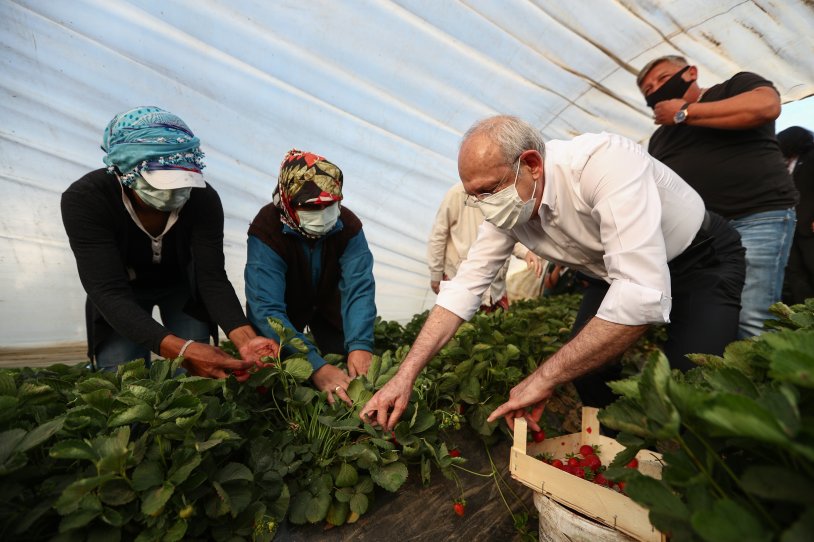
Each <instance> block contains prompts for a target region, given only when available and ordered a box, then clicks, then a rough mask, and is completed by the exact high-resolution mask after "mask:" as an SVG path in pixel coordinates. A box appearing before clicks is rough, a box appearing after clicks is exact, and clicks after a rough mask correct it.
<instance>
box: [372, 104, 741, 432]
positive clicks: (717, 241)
mask: <svg viewBox="0 0 814 542" xmlns="http://www.w3.org/2000/svg"><path fill="white" fill-rule="evenodd" d="M458 172H459V175H460V177H461V182H462V183H463V186H464V189H465V190H466V192H467V194H469V196H470V197H469V201H470V202H471V204H473V205H476V206H478V207H480V209H481V211H482V212H483V214H484V217H485V220H486V221H485V222H484V223H483V225H481V227H480V231H479V233H478V239H477V241H476V242H475V244H474V246H473V247H472V249H471V250H470V252H469V256H468V258H467V260H466V261H465V262H464V263H463V264H462V265H461V267H460V269H459V270H458V275H457V276H456V277H455V279H454V280H452V281H450V282H448V283H445V284H444V287H443V288H442V289H441V292H440V294H439V296H438V300H437V302H436V305H437V306H436V307H434V308H433V310H432V312H431V313H430V315H429V317H428V319H427V322H426V323H425V325H424V327H423V328H422V330H421V332H420V334H419V336H418V338H417V339H416V341H415V342H414V343H413V346H412V348H411V349H410V352H409V353H408V355H407V357H406V358H405V359H404V361H403V362H402V364H401V367H400V369H399V371H398V373H397V374H396V375H395V376H394V377H393V378H392V379H391V380H390V381H389V382H388V383H387V384H386V385H385V386H384V387H383V388H382V389H381V390H379V391H378V392H377V393H376V395H374V396H373V398H372V399H371V400H370V401H369V402H368V403H367V405H365V408H364V409H363V410H362V412H361V416H362V417H363V419H367V420H370V421H372V422H373V423H377V424H379V425H381V426H383V427H387V428H392V427H394V426H395V424H396V422H397V421H398V419H399V417H400V416H401V414H402V413H403V412H404V409H405V407H406V406H407V403H408V401H409V398H410V393H411V391H412V388H413V384H414V382H415V379H416V377H417V376H418V374H419V372H420V371H421V369H423V367H424V366H425V365H426V364H427V362H428V361H429V360H430V359H431V358H432V357H433V356H434V355H435V354H436V353H437V352H438V350H439V349H440V348H441V347H442V346H443V345H444V344H446V342H447V341H449V339H451V338H452V336H453V335H454V334H455V331H456V330H457V329H458V327H459V326H460V325H461V324H462V323H463V322H464V320H467V319H469V318H471V317H472V315H473V314H474V312H475V311H476V310H477V307H478V305H479V303H480V296H481V295H482V293H483V291H484V290H485V289H486V288H487V287H488V286H489V284H490V283H491V280H492V277H493V276H494V275H495V273H496V272H497V270H498V269H499V268H500V266H501V265H502V262H503V261H504V260H505V258H506V257H507V256H508V254H509V253H510V252H511V250H512V247H513V246H514V243H516V242H521V243H523V245H525V246H527V247H528V248H529V249H531V250H532V251H534V252H535V253H536V254H538V255H540V256H542V257H543V258H545V259H548V260H552V261H554V262H556V263H559V264H562V265H567V266H569V267H572V268H574V269H577V270H579V271H582V272H583V273H585V274H587V275H590V276H592V277H595V280H593V281H592V283H591V285H589V287H588V288H587V291H586V293H585V295H584V298H583V304H582V306H581V307H580V311H579V314H578V317H577V322H576V324H575V326H574V330H575V335H574V336H573V338H572V340H571V341H569V342H568V343H567V344H566V345H565V346H563V347H562V348H561V349H560V350H559V351H557V352H556V353H555V354H554V355H552V356H551V357H550V358H549V359H548V360H546V361H545V363H543V364H541V365H540V367H539V368H538V369H537V370H536V371H535V372H534V373H532V374H531V375H530V376H528V377H527V378H526V379H525V380H523V381H522V382H520V384H518V385H517V386H515V387H514V388H513V389H512V390H511V393H510V395H509V400H508V401H507V402H506V403H504V404H503V405H500V406H499V407H498V408H496V409H495V410H494V411H493V412H492V414H491V416H490V418H489V419H490V421H493V420H495V419H497V418H498V417H499V416H505V417H506V420H507V422H508V423H509V425H511V426H513V424H514V421H513V420H514V418H516V417H521V416H523V417H526V418H527V419H528V420H529V422H530V425H531V426H532V427H534V428H536V425H537V424H536V421H537V420H538V419H539V417H540V414H541V413H542V410H543V406H544V404H545V401H546V400H547V399H548V398H549V397H550V396H551V394H552V393H553V391H554V389H555V388H556V386H558V385H561V384H564V383H566V382H570V381H574V384H575V385H576V386H577V390H578V391H579V392H580V396H581V398H582V400H583V402H584V403H585V404H587V405H591V406H604V405H606V404H608V403H609V402H610V400H612V398H613V397H612V396H611V395H610V393H609V392H607V386H605V381H606V379H608V378H612V376H611V375H610V374H608V372H610V373H611V374H612V373H613V372H615V371H613V369H616V368H618V366H619V364H618V363H613V364H611V363H609V362H612V361H616V360H618V358H619V357H620V356H621V354H622V353H623V352H624V351H625V350H626V349H627V348H628V347H630V346H631V345H633V344H634V343H635V342H636V340H637V339H639V337H641V335H642V334H643V333H644V332H645V331H646V330H647V328H648V326H649V325H650V324H663V323H669V324H670V325H669V326H668V337H669V338H668V341H667V343H666V345H665V353H666V354H667V357H668V358H669V359H670V362H671V364H672V365H673V366H674V367H679V368H681V369H688V368H689V367H691V363H690V362H689V361H688V360H687V359H686V358H684V354H687V353H691V352H704V353H710V354H721V353H722V352H723V349H724V347H725V346H726V345H727V344H728V343H729V342H731V341H733V340H735V338H736V335H737V329H738V315H739V312H740V292H741V289H742V288H743V281H744V273H745V271H744V269H745V264H744V250H743V247H742V246H741V245H740V239H739V236H738V234H737V232H735V231H734V230H733V229H732V227H731V226H730V225H729V224H728V223H727V221H726V220H724V219H722V218H721V217H719V216H717V215H714V214H711V213H706V212H705V210H704V204H703V202H702V201H701V198H700V196H698V194H697V193H696V192H695V191H694V190H693V189H692V188H690V187H689V185H687V184H686V183H685V182H684V181H683V180H682V179H681V178H680V177H679V176H678V175H676V174H675V173H674V172H673V171H671V170H670V169H669V168H667V167H666V166H664V164H662V163H660V162H659V161H657V160H655V159H654V158H652V157H651V156H650V155H648V154H647V152H646V151H645V150H644V149H643V148H642V147H641V146H639V145H637V144H636V143H634V142H633V141H630V140H629V139H626V138H624V137H621V136H618V135H614V134H606V133H603V134H584V135H581V136H579V137H577V138H575V139H573V140H571V141H550V142H549V143H548V145H545V144H544V143H543V140H542V137H541V135H540V133H539V132H538V131H537V130H536V129H534V128H533V127H532V126H530V125H529V124H528V123H526V122H524V121H522V120H520V119H518V118H516V117H508V116H498V117H492V118H489V119H485V120H483V121H481V122H479V123H477V124H475V125H474V126H473V127H472V128H470V129H469V131H467V133H466V134H465V135H464V138H463V141H462V143H461V148H460V152H459V155H458ZM606 364H608V365H607V366H606ZM597 369H600V371H599V372H596V370H597ZM616 372H617V373H618V371H616Z"/></svg>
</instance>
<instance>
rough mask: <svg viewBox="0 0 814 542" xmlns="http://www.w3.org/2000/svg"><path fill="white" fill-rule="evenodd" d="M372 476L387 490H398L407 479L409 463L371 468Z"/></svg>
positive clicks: (396, 463)
mask: <svg viewBox="0 0 814 542" xmlns="http://www.w3.org/2000/svg"><path fill="white" fill-rule="evenodd" d="M370 476H371V477H372V478H373V481H374V482H376V484H377V485H379V486H380V487H383V488H384V489H386V490H387V491H390V492H394V491H397V490H398V489H399V488H400V487H401V486H402V485H404V482H406V481H407V465H405V464H404V463H400V462H395V463H390V464H389V465H384V466H376V467H373V468H371V470H370Z"/></svg>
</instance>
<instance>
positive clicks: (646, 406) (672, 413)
mask: <svg viewBox="0 0 814 542" xmlns="http://www.w3.org/2000/svg"><path fill="white" fill-rule="evenodd" d="M670 379H671V378H670V363H669V362H668V361H667V357H666V356H664V354H661V353H659V354H658V355H656V356H653V357H652V358H651V359H650V360H649V361H648V362H647V364H646V365H645V366H644V370H643V371H642V376H641V381H640V382H639V393H640V394H641V404H642V409H643V410H644V411H645V412H647V426H648V428H649V429H650V430H651V432H652V434H653V435H654V436H655V437H656V438H659V439H669V438H673V437H675V436H677V435H678V429H679V427H680V425H681V417H680V416H679V414H678V411H677V410H676V409H675V406H673V404H672V403H671V402H670V398H669V397H668V395H667V387H668V383H669V382H670Z"/></svg>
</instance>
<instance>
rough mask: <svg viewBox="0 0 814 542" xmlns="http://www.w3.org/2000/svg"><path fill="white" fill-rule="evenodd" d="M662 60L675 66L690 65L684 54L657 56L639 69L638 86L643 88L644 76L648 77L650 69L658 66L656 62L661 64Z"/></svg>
mask: <svg viewBox="0 0 814 542" xmlns="http://www.w3.org/2000/svg"><path fill="white" fill-rule="evenodd" d="M662 62H669V63H670V64H673V65H675V66H678V67H680V68H683V67H684V66H689V62H687V59H686V58H684V57H683V56H679V55H664V56H660V57H658V58H655V59H653V60H651V61H650V62H648V63H647V64H645V65H644V68H642V69H641V71H639V75H637V76H636V86H637V87H639V88H641V86H642V81H644V78H645V77H647V74H648V73H650V70H652V69H653V68H655V67H656V64H661V63H662Z"/></svg>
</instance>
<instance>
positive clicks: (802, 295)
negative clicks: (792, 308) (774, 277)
mask: <svg viewBox="0 0 814 542" xmlns="http://www.w3.org/2000/svg"><path fill="white" fill-rule="evenodd" d="M810 297H814V237H810V236H806V237H803V236H802V235H799V234H797V233H795V234H794V241H793V242H792V244H791V253H789V263H788V264H787V265H786V280H785V284H784V287H783V301H785V302H786V303H787V304H789V305H795V304H797V303H803V302H805V300H806V299H808V298H810Z"/></svg>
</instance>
